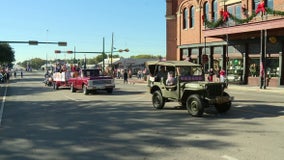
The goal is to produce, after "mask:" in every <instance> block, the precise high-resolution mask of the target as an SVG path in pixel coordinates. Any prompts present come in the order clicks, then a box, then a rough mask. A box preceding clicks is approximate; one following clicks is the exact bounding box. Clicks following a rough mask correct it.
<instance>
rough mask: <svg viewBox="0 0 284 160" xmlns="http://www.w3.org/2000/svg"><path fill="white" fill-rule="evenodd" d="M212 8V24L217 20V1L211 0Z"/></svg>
mask: <svg viewBox="0 0 284 160" xmlns="http://www.w3.org/2000/svg"><path fill="white" fill-rule="evenodd" d="M212 6H213V7H212V8H213V9H212V19H213V21H214V22H216V21H217V20H218V1H217V0H213V2H212Z"/></svg>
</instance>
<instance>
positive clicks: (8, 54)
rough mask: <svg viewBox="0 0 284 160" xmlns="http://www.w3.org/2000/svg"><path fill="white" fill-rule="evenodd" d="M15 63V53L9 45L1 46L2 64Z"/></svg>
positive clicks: (3, 44) (0, 58)
mask: <svg viewBox="0 0 284 160" xmlns="http://www.w3.org/2000/svg"><path fill="white" fill-rule="evenodd" d="M14 61H15V52H14V51H13V49H12V48H11V47H10V45H9V44H8V43H1V44H0V63H6V64H11V63H12V62H14Z"/></svg>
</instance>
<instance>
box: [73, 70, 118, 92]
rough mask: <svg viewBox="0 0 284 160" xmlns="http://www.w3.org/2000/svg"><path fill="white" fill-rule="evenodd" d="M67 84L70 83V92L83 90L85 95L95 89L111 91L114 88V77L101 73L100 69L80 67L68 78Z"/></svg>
mask: <svg viewBox="0 0 284 160" xmlns="http://www.w3.org/2000/svg"><path fill="white" fill-rule="evenodd" d="M68 84H70V89H71V92H75V91H76V90H83V93H84V94H85V95H87V94H89V93H90V92H91V91H96V90H106V91H107V92H108V93H112V91H113V89H114V88H115V83H114V79H113V78H112V77H111V76H104V75H102V72H101V69H82V70H80V72H79V73H78V74H74V75H73V77H71V78H69V79H68Z"/></svg>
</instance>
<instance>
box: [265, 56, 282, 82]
mask: <svg viewBox="0 0 284 160" xmlns="http://www.w3.org/2000/svg"><path fill="white" fill-rule="evenodd" d="M266 73H267V76H268V77H278V76H279V59H278V58H267V59H266Z"/></svg>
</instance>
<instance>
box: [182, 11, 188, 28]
mask: <svg viewBox="0 0 284 160" xmlns="http://www.w3.org/2000/svg"><path fill="white" fill-rule="evenodd" d="M182 28H183V29H187V28H188V9H187V8H185V9H184V10H183V26H182Z"/></svg>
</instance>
